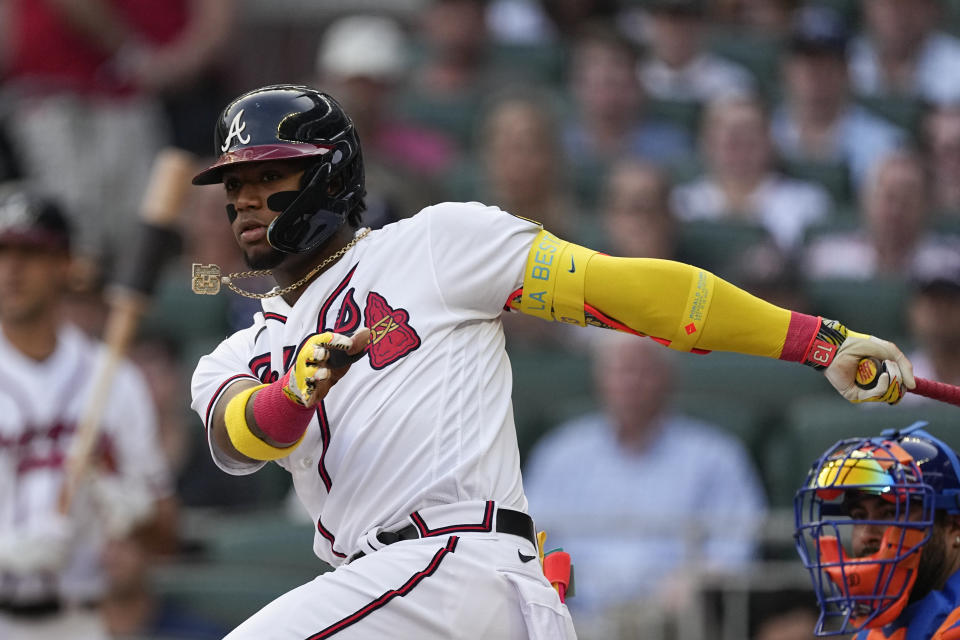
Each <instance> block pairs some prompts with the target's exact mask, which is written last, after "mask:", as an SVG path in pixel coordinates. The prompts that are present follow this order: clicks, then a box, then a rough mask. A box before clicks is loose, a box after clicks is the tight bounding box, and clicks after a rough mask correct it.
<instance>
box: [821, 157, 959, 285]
mask: <svg viewBox="0 0 960 640" xmlns="http://www.w3.org/2000/svg"><path fill="white" fill-rule="evenodd" d="M929 184H930V181H929V179H928V176H927V172H926V168H925V165H924V162H923V158H921V157H920V156H919V155H918V154H916V153H914V152H912V151H908V150H897V151H893V152H891V153H889V154H887V155H886V156H884V157H883V158H882V159H880V160H879V161H878V162H877V164H876V165H875V166H874V167H873V168H872V169H871V171H870V174H869V176H868V177H867V180H866V183H865V184H864V188H863V190H862V192H861V195H860V214H859V226H858V227H857V228H856V229H854V230H852V231H848V232H834V233H829V234H820V235H818V236H817V237H816V238H814V239H813V240H811V241H810V243H809V244H808V246H807V248H806V251H805V255H804V259H803V262H804V274H805V275H806V276H807V277H810V278H855V279H856V278H861V279H867V278H877V277H890V278H905V277H906V275H907V274H908V273H909V270H910V268H911V265H912V264H913V262H914V260H915V259H916V258H917V256H918V255H920V254H921V253H922V252H925V251H930V250H935V249H936V248H938V247H939V246H941V245H942V243H943V242H944V240H943V239H942V238H941V237H938V236H936V235H935V234H933V233H932V232H931V231H930V229H929V215H928V214H929V204H930V202H929Z"/></svg>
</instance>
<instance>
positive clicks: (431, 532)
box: [410, 500, 493, 538]
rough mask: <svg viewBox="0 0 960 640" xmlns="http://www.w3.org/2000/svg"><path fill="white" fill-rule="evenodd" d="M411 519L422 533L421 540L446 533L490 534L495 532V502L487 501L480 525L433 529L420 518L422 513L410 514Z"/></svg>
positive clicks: (459, 525)
mask: <svg viewBox="0 0 960 640" xmlns="http://www.w3.org/2000/svg"><path fill="white" fill-rule="evenodd" d="M410 519H411V520H413V524H415V525H416V527H417V529H418V530H419V531H420V537H421V538H429V537H430V536H442V535H443V534H445V533H455V532H458V531H482V532H489V531H492V530H493V500H488V501H487V506H486V509H485V511H484V513H483V522H481V523H480V524H453V525H450V526H448V527H440V528H439V529H431V528H430V527H428V526H427V523H426V522H424V521H423V518H422V517H420V513H419V512H417V511H414V512H413V513H411V514H410Z"/></svg>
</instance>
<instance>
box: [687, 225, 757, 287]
mask: <svg viewBox="0 0 960 640" xmlns="http://www.w3.org/2000/svg"><path fill="white" fill-rule="evenodd" d="M678 235H679V252H680V254H681V255H683V256H684V259H685V260H687V261H688V262H690V263H691V264H694V265H696V266H698V267H702V268H704V269H707V270H709V271H713V272H715V273H718V274H723V272H725V271H726V270H727V269H728V268H729V267H730V266H731V265H732V264H733V262H734V261H735V260H736V259H737V258H739V257H740V256H741V255H742V254H743V252H744V251H746V250H747V249H748V248H749V247H752V246H756V245H758V244H761V243H763V242H767V241H769V240H770V236H769V234H768V233H767V231H766V229H764V228H763V227H761V226H760V225H758V224H754V223H749V222H736V221H730V220H716V221H712V220H698V221H696V222H689V223H684V224H681V225H680V228H679V234H678Z"/></svg>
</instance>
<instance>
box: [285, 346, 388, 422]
mask: <svg viewBox="0 0 960 640" xmlns="http://www.w3.org/2000/svg"><path fill="white" fill-rule="evenodd" d="M369 342H370V330H369V329H367V328H366V327H363V328H361V329H359V330H358V331H357V332H356V333H354V334H353V335H352V336H348V335H345V334H342V333H333V332H331V331H326V332H324V333H318V334H314V335H312V336H310V337H309V338H307V340H306V342H304V343H303V346H301V347H300V351H299V352H297V359H296V362H294V365H293V367H291V368H290V377H289V379H288V381H287V384H286V386H285V387H284V388H283V392H284V394H286V396H287V398H288V399H289V400H290V401H292V402H295V403H297V404H299V405H301V406H304V407H312V406H314V405H316V404H317V403H318V402H320V400H322V399H323V398H324V397H325V396H326V395H327V393H328V392H329V391H330V389H331V387H333V385H335V384H336V383H337V381H338V380H340V378H342V377H343V375H344V374H345V373H346V372H347V371H348V370H349V369H350V365H351V364H352V363H353V362H354V360H355V359H357V357H358V356H360V355H362V353H363V350H364V349H365V348H366V347H367V344H369ZM336 352H339V353H336ZM344 356H346V357H344Z"/></svg>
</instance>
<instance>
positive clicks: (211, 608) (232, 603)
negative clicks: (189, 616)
mask: <svg viewBox="0 0 960 640" xmlns="http://www.w3.org/2000/svg"><path fill="white" fill-rule="evenodd" d="M151 571H152V572H153V576H152V586H153V588H154V589H155V590H156V592H157V593H158V594H159V595H161V596H166V597H168V598H170V599H171V600H173V601H174V602H176V603H178V604H180V605H181V606H183V607H184V608H187V609H189V610H190V611H194V612H196V613H197V614H198V615H201V616H203V617H204V618H206V619H209V620H211V621H214V622H217V623H220V624H222V625H224V626H225V627H228V628H231V629H232V628H233V627H236V626H237V625H239V624H240V623H241V622H243V621H244V620H246V619H247V618H249V617H250V616H251V615H253V614H254V613H256V612H257V611H259V610H260V609H261V608H262V607H263V606H264V605H266V604H267V603H269V602H270V601H272V600H273V599H275V598H276V597H277V596H280V595H282V594H284V593H286V592H287V591H290V590H291V589H293V588H295V587H298V586H300V585H301V584H305V583H306V582H309V581H310V580H312V579H313V578H315V577H316V575H317V574H316V573H315V572H311V571H305V570H302V569H292V568H289V567H285V568H272V567H271V568H266V569H265V568H264V567H259V568H257V567H256V566H254V567H251V566H242V565H234V564H217V563H197V562H178V563H174V564H169V565H159V566H156V567H154V568H153V569H152V570H151Z"/></svg>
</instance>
